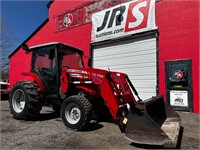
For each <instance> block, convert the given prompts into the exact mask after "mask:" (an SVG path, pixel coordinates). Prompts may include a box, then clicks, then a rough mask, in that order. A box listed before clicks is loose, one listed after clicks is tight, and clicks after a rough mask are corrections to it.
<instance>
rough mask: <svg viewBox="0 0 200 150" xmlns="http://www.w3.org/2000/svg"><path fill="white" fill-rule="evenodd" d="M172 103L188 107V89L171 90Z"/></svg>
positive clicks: (172, 104)
mask: <svg viewBox="0 0 200 150" xmlns="http://www.w3.org/2000/svg"><path fill="white" fill-rule="evenodd" d="M170 105H171V106H181V107H188V91H181V90H180V91H177V90H170Z"/></svg>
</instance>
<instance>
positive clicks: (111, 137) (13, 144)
mask: <svg viewBox="0 0 200 150" xmlns="http://www.w3.org/2000/svg"><path fill="white" fill-rule="evenodd" d="M0 106H1V122H0V125H1V134H0V135H1V145H0V146H1V147H0V148H1V149H16V150H17V149H20V150H21V149H149V148H150V149H156V148H160V149H161V148H162V147H157V146H144V145H136V144H131V142H129V141H128V140H126V139H125V138H124V134H122V133H121V132H120V130H119V128H118V126H117V125H116V124H114V123H112V122H96V121H93V122H91V123H90V125H89V127H88V129H87V130H86V131H82V132H76V131H72V130H68V129H67V128H66V127H65V126H64V124H63V122H62V120H61V118H60V117H58V116H57V115H56V114H55V113H54V112H53V111H52V109H50V108H47V107H44V108H43V110H42V112H41V115H40V117H39V118H38V120H37V121H20V120H15V119H13V118H12V115H11V114H10V110H9V106H8V101H1V102H0ZM179 114H180V116H181V118H182V126H183V127H182V130H183V134H182V138H181V139H182V140H180V143H179V144H180V147H181V149H200V140H199V139H200V138H199V133H200V132H199V130H200V126H199V123H200V117H199V115H195V114H192V113H183V112H179Z"/></svg>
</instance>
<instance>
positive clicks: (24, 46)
mask: <svg viewBox="0 0 200 150" xmlns="http://www.w3.org/2000/svg"><path fill="white" fill-rule="evenodd" d="M21 48H22V49H23V50H25V51H26V54H27V53H29V52H31V50H30V49H29V47H28V45H27V44H26V43H23V44H22V45H21Z"/></svg>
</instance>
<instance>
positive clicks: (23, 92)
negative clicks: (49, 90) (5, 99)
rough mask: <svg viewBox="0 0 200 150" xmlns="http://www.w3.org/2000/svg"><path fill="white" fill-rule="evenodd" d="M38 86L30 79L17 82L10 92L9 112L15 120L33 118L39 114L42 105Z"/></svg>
mask: <svg viewBox="0 0 200 150" xmlns="http://www.w3.org/2000/svg"><path fill="white" fill-rule="evenodd" d="M40 97H41V92H40V88H39V87H38V85H37V84H35V83H33V82H31V81H21V82H17V83H16V84H15V85H14V86H13V88H12V90H11V93H10V98H9V104H10V109H11V114H13V117H14V118H15V119H17V120H34V119H36V118H37V116H38V115H39V112H40V110H41V109H42V105H41V103H40V101H39V99H40Z"/></svg>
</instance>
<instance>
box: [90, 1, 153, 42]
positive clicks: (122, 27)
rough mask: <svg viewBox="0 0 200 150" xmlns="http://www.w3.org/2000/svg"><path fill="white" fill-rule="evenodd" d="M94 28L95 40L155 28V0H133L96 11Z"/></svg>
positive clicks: (93, 20) (93, 16)
mask: <svg viewBox="0 0 200 150" xmlns="http://www.w3.org/2000/svg"><path fill="white" fill-rule="evenodd" d="M92 28H93V29H92V41H93V42H97V41H103V40H106V39H111V38H116V37H119V36H125V35H129V34H135V33H139V32H144V31H149V30H152V29H155V28H156V25H155V0H133V1H130V2H127V3H123V4H120V5H116V6H114V7H111V8H108V9H105V10H103V11H100V12H97V13H94V14H93V15H92Z"/></svg>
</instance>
